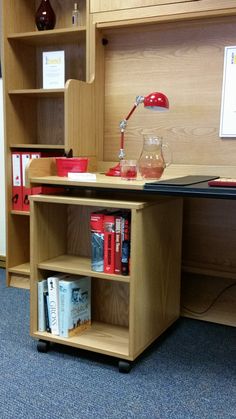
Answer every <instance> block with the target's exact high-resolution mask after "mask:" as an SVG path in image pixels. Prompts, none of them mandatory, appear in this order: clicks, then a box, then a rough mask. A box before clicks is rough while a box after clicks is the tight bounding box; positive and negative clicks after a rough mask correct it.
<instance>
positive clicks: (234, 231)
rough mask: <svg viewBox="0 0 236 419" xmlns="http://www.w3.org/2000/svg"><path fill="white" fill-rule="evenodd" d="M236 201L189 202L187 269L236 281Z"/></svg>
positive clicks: (186, 215)
mask: <svg viewBox="0 0 236 419" xmlns="http://www.w3.org/2000/svg"><path fill="white" fill-rule="evenodd" d="M235 211H236V202H235V201H234V200H232V201H228V200H224V199H222V200H220V199H205V198H202V199H201V198H198V199H185V200H184V226H183V249H182V260H183V266H184V267H185V268H186V269H188V268H189V267H191V268H193V269H195V270H201V269H203V268H204V269H205V270H209V273H210V272H213V271H215V270H217V271H219V272H221V273H222V276H224V275H226V276H230V277H234V278H236V257H235V255H236V218H235Z"/></svg>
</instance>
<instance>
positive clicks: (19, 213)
mask: <svg viewBox="0 0 236 419" xmlns="http://www.w3.org/2000/svg"><path fill="white" fill-rule="evenodd" d="M11 214H12V215H27V216H29V215H30V212H29V211H17V210H11Z"/></svg>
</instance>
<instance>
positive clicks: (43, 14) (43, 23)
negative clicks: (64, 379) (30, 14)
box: [35, 0, 56, 31]
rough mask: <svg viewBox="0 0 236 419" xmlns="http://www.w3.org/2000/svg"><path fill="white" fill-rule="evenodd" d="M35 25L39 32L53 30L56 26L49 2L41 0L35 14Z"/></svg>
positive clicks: (48, 0)
mask: <svg viewBox="0 0 236 419" xmlns="http://www.w3.org/2000/svg"><path fill="white" fill-rule="evenodd" d="M35 23H36V26H37V28H38V30H39V31H45V30H48V29H53V28H54V27H55V24H56V15H55V13H54V10H53V8H52V6H51V4H50V0H42V1H41V3H40V6H39V8H38V10H37V12H36V14H35Z"/></svg>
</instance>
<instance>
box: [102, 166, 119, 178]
mask: <svg viewBox="0 0 236 419" xmlns="http://www.w3.org/2000/svg"><path fill="white" fill-rule="evenodd" d="M105 175H106V176H117V177H119V176H120V162H119V163H118V164H117V165H116V166H114V167H110V169H109V170H108V171H107V172H106V173H105Z"/></svg>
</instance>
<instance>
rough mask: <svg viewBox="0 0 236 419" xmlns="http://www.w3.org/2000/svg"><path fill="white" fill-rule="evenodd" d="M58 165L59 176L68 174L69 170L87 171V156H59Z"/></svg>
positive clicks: (75, 171) (74, 171)
mask: <svg viewBox="0 0 236 419" xmlns="http://www.w3.org/2000/svg"><path fill="white" fill-rule="evenodd" d="M56 167H57V175H58V176H67V175H68V172H73V173H84V172H87V167H88V159H87V157H57V158H56Z"/></svg>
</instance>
